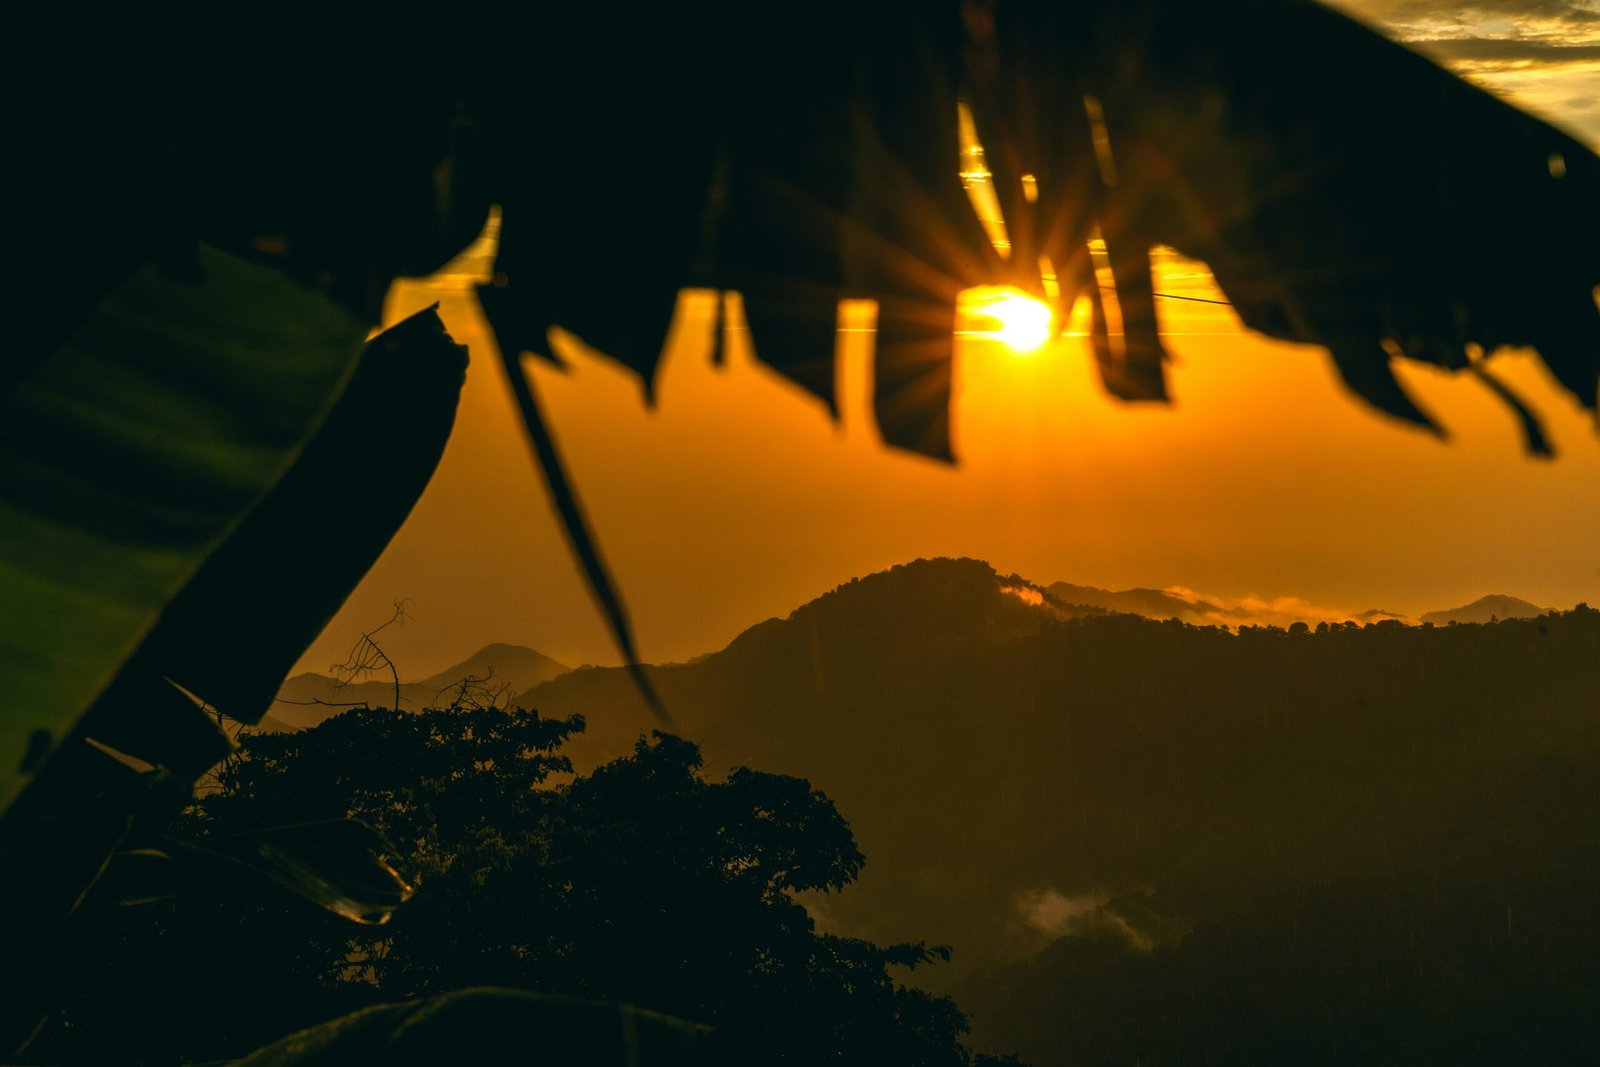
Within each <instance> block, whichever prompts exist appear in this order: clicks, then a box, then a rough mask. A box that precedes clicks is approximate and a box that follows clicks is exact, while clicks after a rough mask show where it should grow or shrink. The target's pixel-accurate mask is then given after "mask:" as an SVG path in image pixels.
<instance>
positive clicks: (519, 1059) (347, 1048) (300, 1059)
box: [235, 987, 708, 1067]
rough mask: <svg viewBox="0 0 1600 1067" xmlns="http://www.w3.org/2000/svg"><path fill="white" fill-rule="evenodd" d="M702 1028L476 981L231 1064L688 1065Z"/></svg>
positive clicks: (702, 1053) (294, 1037)
mask: <svg viewBox="0 0 1600 1067" xmlns="http://www.w3.org/2000/svg"><path fill="white" fill-rule="evenodd" d="M707 1036H708V1031H707V1030H706V1028H705V1027H703V1026H697V1025H695V1024H693V1023H687V1022H684V1021H682V1020H680V1019H674V1018H672V1017H671V1016H668V1015H661V1014H659V1013H657V1012H652V1011H645V1010H642V1009H639V1008H635V1007H632V1006H630V1005H627V1004H606V1003H602V1002H600V1001H593V1000H582V999H579V998H577V997H568V996H562V995H559V994H554V993H530V992H527V991H524V990H513V989H494V988H489V987H484V988H477V989H462V990H458V991H456V992H454V993H446V994H444V995H443V996H438V997H431V998H429V999H427V1000H420V1001H408V1002H406V1003H402V1004H377V1005H374V1006H373V1007H370V1008H365V1009H363V1010H361V1011H358V1012H354V1013H352V1014H350V1015H346V1016H343V1017H342V1018H338V1019H333V1020H330V1021H328V1022H325V1023H322V1024H321V1025H319V1026H314V1027H311V1028H310V1029H309V1030H301V1031H300V1032H299V1033H295V1034H290V1035H289V1036H288V1037H285V1038H283V1039H282V1040H280V1041H276V1042H274V1043H273V1044H271V1045H268V1046H267V1047H266V1048H263V1049H259V1050H257V1051H255V1052H253V1053H251V1054H250V1055H248V1056H246V1057H245V1058H244V1059H242V1060H237V1061H235V1064H236V1067H322V1065H326V1067H333V1065H335V1064H348V1063H385V1064H392V1065H394V1067H411V1065H415V1067H434V1065H436V1064H442V1063H529V1064H546V1063H547V1064H552V1065H553V1064H562V1065H568V1067H688V1065H690V1064H700V1063H706V1062H708V1059H707V1052H706V1049H707Z"/></svg>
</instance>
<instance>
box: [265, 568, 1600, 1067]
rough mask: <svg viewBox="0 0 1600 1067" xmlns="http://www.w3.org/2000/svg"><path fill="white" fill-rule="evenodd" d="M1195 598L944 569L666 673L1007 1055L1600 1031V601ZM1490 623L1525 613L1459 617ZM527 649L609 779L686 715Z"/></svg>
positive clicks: (682, 708)
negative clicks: (1226, 618) (1242, 602)
mask: <svg viewBox="0 0 1600 1067" xmlns="http://www.w3.org/2000/svg"><path fill="white" fill-rule="evenodd" d="M1168 598H1170V599H1168ZM1086 601H1091V602H1089V603H1085V602H1086ZM1093 601H1098V602H1093ZM1175 601H1176V602H1179V603H1181V604H1187V605H1189V609H1190V610H1193V611H1197V612H1201V613H1202V615H1201V617H1204V614H1203V613H1205V612H1207V611H1208V610H1210V609H1213V608H1218V607H1219V605H1217V604H1215V603H1209V604H1202V603H1200V602H1198V601H1189V600H1187V599H1185V598H1183V597H1182V596H1180V595H1179V594H1177V593H1173V592H1170V591H1168V592H1162V591H1154V590H1130V591H1126V592H1122V593H1113V592H1108V591H1105V590H1095V589H1092V588H1089V587H1081V586H1069V585H1065V584H1064V583H1058V584H1057V585H1055V586H1051V587H1048V588H1045V587H1040V586H1038V585H1035V584H1033V583H1030V582H1028V581H1026V580H1024V579H1022V578H1018V577H1016V576H1010V577H1006V576H1001V575H999V574H997V573H996V572H995V571H994V570H993V568H991V567H990V566H989V565H988V564H985V563H982V562H980V561H976V560H950V559H941V560H921V561H917V562H915V563H911V564H906V565H903V566H900V567H896V568H894V569H892V570H890V571H886V572H883V573H879V574H874V575H871V576H868V577H865V578H861V579H856V580H854V581H851V582H848V583H846V584H845V585H843V586H841V587H839V588H838V589H835V590H834V591H832V592H830V593H827V594H825V595H823V596H821V597H819V598H817V599H816V600H813V601H811V602H810V603H808V604H805V605H803V606H801V607H799V608H797V609H796V610H795V611H794V612H793V613H791V614H790V615H789V616H788V617H787V618H784V619H769V620H767V621H766V622H763V623H761V624H759V625H757V626H754V627H752V628H750V629H749V630H747V631H745V632H744V633H743V634H741V635H740V636H739V637H738V638H736V639H735V640H734V641H733V642H732V643H730V644H729V645H728V646H727V647H726V648H724V649H721V650H720V651H717V652H714V653H710V654H708V655H706V656H703V657H700V658H699V659H697V660H695V661H692V662H689V663H684V664H674V665H667V666H655V667H649V668H647V670H648V671H649V674H650V677H651V680H652V682H653V683H654V685H655V687H656V688H657V690H658V692H659V693H660V694H661V696H662V698H663V699H664V701H665V702H666V705H667V707H668V708H669V709H670V710H671V713H672V716H673V722H672V723H671V725H670V729H671V731H672V732H675V733H678V734H680V735H682V736H685V737H687V738H689V739H691V740H694V741H697V742H699V743H701V744H702V745H703V747H704V753H705V757H706V764H707V767H708V769H709V770H710V771H711V773H713V774H718V775H720V774H723V773H726V772H727V771H728V770H729V769H730V768H731V767H734V766H738V765H747V766H750V767H754V768H757V769H760V770H766V771H774V772H780V773H786V774H793V775H798V776H801V777H805V778H807V779H809V780H810V781H811V782H812V784H813V785H814V786H815V787H817V788H819V789H821V790H822V791H823V792H825V793H826V794H827V795H828V796H829V797H831V798H832V799H833V800H834V801H835V802H836V803H837V805H838V807H839V810H840V812H841V813H843V815H844V816H845V817H846V818H847V819H848V820H849V821H850V824H851V826H852V828H853V830H854V832H855V834H856V837H857V840H858V842H859V845H860V848H861V850H862V852H863V853H864V854H865V855H866V857H867V865H866V868H865V870H864V872H863V874H862V876H861V878H860V880H859V882H858V883H857V884H856V885H853V886H851V887H850V888H849V889H848V890H847V891H846V892H844V893H842V894H838V895H830V896H819V897H815V898H813V899H808V900H807V904H808V906H810V907H811V908H812V909H813V912H814V914H817V915H818V916H819V918H820V921H822V922H823V923H824V924H825V925H827V926H828V927H830V928H831V929H834V930H836V931H838V932H841V933H845V934H851V935H859V936H863V937H868V938H872V939H874V940H877V941H880V942H887V941H897V940H904V939H908V938H911V939H923V938H926V939H927V940H929V941H930V942H931V943H942V944H949V945H950V946H952V948H953V950H954V955H953V958H952V960H951V962H950V963H949V964H947V965H942V966H939V967H935V968H931V969H927V970H918V971H917V972H916V973H915V975H914V976H913V978H914V979H915V980H916V981H917V982H918V983H920V984H924V985H926V986H928V987H930V988H932V989H935V990H938V991H953V992H955V993H956V995H957V998H958V1002H959V1003H960V1004H961V1006H962V1007H963V1009H964V1010H966V1011H968V1012H969V1014H970V1016H971V1018H972V1022H973V1025H974V1036H975V1039H976V1040H977V1042H978V1044H979V1046H980V1047H983V1048H986V1049H989V1050H992V1051H999V1052H1004V1051H1017V1052H1019V1053H1021V1054H1022V1056H1023V1059H1024V1060H1025V1061H1027V1062H1030V1063H1033V1064H1035V1065H1036V1067H1046V1065H1050V1064H1065V1063H1068V1062H1072V1063H1077V1062H1130V1061H1133V1060H1137V1059H1147V1060H1177V1061H1181V1060H1184V1059H1185V1058H1186V1054H1185V1052H1184V1050H1185V1049H1190V1050H1193V1049H1195V1048H1205V1049H1206V1050H1208V1052H1209V1053H1210V1054H1211V1055H1212V1056H1213V1058H1216V1059H1218V1060H1220V1061H1234V1060H1245V1061H1258V1062H1260V1061H1267V1062H1272V1061H1280V1062H1281V1061H1294V1062H1299V1061H1303V1060H1306V1059H1313V1060H1316V1059H1321V1060H1325V1061H1330V1062H1365V1061H1367V1060H1371V1059H1394V1058H1396V1056H1398V1055H1399V1052H1398V1051H1397V1050H1410V1052H1412V1053H1415V1055H1413V1056H1400V1058H1410V1059H1421V1060H1442V1059H1449V1060H1460V1059H1469V1060H1470V1059H1480V1060H1481V1059H1486V1058H1487V1059H1504V1058H1507V1057H1512V1056H1513V1055H1515V1056H1517V1057H1531V1058H1533V1059H1541V1060H1549V1059H1557V1060H1560V1059H1573V1058H1581V1056H1580V1052H1581V1051H1582V1050H1585V1049H1594V1048H1600V917H1597V915H1600V913H1597V912H1596V909H1594V908H1593V901H1594V900H1595V899H1600V855H1597V854H1596V852H1595V850H1594V847H1593V842H1594V841H1595V840H1597V839H1600V804H1597V799H1596V794H1595V791H1594V787H1593V783H1594V782H1595V781H1596V780H1597V777H1600V715H1597V714H1596V711H1595V707H1594V700H1593V690H1594V686H1593V664H1594V663H1595V662H1597V659H1600V612H1595V611H1591V610H1589V609H1587V608H1581V607H1580V608H1579V609H1577V610H1574V611H1572V612H1566V613H1552V614H1545V615H1541V616H1540V617H1537V618H1527V619H1516V618H1513V616H1514V615H1517V614H1524V613H1527V612H1530V611H1531V612H1537V611H1538V609H1537V608H1535V607H1533V606H1532V605H1529V604H1527V603H1526V602H1523V601H1515V600H1513V599H1512V598H1503V597H1489V598H1484V600H1481V601H1478V602H1476V603H1475V604H1472V605H1467V606H1466V607H1464V608H1461V609H1457V610H1456V611H1453V612H1447V613H1438V614H1435V615H1432V616H1429V617H1427V619H1426V621H1432V622H1435V625H1433V626H1411V625H1403V624H1401V623H1400V622H1399V621H1397V620H1394V619H1393V618H1388V617H1386V613H1372V614H1370V615H1369V616H1368V618H1369V622H1368V623H1367V624H1366V625H1363V624H1360V623H1356V622H1350V623H1335V624H1328V625H1324V626H1318V627H1315V628H1310V629H1304V630H1299V629H1297V631H1294V632H1291V631H1287V630H1284V629H1278V628H1268V627H1254V626H1250V625H1244V626H1242V628H1240V629H1239V630H1238V631H1237V632H1233V631H1229V630H1227V629H1223V628H1221V627H1218V626H1196V625H1191V624H1189V623H1187V622H1185V621H1183V617H1182V616H1181V615H1177V614H1176V611H1175V609H1176V608H1177V607H1178V606H1179V604H1175V603H1174V602H1175ZM1135 604H1137V605H1139V606H1141V607H1143V608H1144V609H1145V610H1146V611H1148V612H1149V613H1150V614H1155V615H1159V614H1163V613H1167V612H1173V616H1172V618H1171V619H1169V621H1155V620H1154V619H1150V618H1145V617H1141V616H1140V615H1138V614H1132V613H1122V612H1123V611H1124V610H1125V609H1126V608H1127V607H1129V606H1130V605H1135ZM1478 615H1482V616H1483V617H1485V618H1487V617H1488V616H1489V615H1493V616H1495V617H1497V618H1499V619H1500V620H1501V621H1499V622H1497V623H1495V624H1492V625H1448V623H1450V622H1452V621H1460V620H1462V619H1471V618H1475V617H1477V616H1478ZM1374 616H1378V617H1374ZM533 655H535V656H536V655H537V654H533ZM478 660H479V657H474V659H473V660H472V661H469V662H468V663H466V664H462V665H461V667H460V668H459V669H463V670H464V669H469V668H472V669H476V668H477V667H481V666H483V665H484V664H482V663H479V662H478ZM528 662H530V663H532V664H533V665H534V666H535V667H536V668H537V669H546V670H549V671H550V672H551V673H550V674H549V675H547V676H546V677H545V678H544V679H542V680H540V681H538V683H537V684H534V685H532V686H531V688H529V689H527V690H525V691H523V692H522V693H521V694H520V695H518V696H517V697H516V698H515V699H514V701H513V703H515V704H518V705H521V706H526V707H534V708H538V709H539V710H540V712H541V713H542V714H544V715H547V716H551V717H559V716H566V715H569V714H581V715H583V716H584V717H585V719H586V720H587V723H588V728H587V730H586V731H585V732H584V733H583V734H580V735H577V736H575V737H574V738H572V740H571V741H570V742H569V743H568V745H567V746H566V750H567V752H568V754H569V755H570V756H571V757H572V759H573V761H574V764H575V765H576V766H577V768H578V769H579V770H580V771H582V770H584V769H586V768H589V767H593V766H595V765H597V764H599V763H602V762H605V761H607V760H610V759H612V758H615V757H617V756H620V755H623V754H625V753H627V752H629V751H631V748H632V746H633V743H634V741H635V740H636V739H637V738H638V737H639V736H640V735H641V734H645V733H648V732H649V731H650V730H652V729H660V728H662V726H663V724H662V723H661V722H660V721H659V720H657V719H656V718H655V717H654V716H653V715H652V714H651V713H650V712H649V710H648V709H647V708H646V707H645V706H644V705H643V704H642V702H641V700H640V698H639V696H638V693H637V691H636V690H635V688H634V686H633V684H632V682H631V680H630V679H629V677H628V675H627V672H626V671H625V670H622V669H620V668H596V667H587V668H580V669H577V670H572V671H564V672H561V671H560V665H558V664H552V663H549V662H547V661H543V659H542V657H541V658H540V659H538V660H533V659H529V660H528ZM500 669H501V668H499V666H498V665H497V673H499V671H500ZM455 670H458V668H452V671H455ZM558 672H559V673H558ZM449 673H450V672H444V673H442V674H441V675H439V676H436V677H435V678H433V679H429V680H428V682H427V683H426V684H428V685H435V686H436V688H443V687H444V686H445V685H447V684H448V679H446V678H445V675H446V674H449ZM416 684H417V685H418V686H422V685H423V683H416ZM381 688H386V687H381ZM418 692H420V689H419V690H418ZM429 695H431V694H429ZM375 702H377V703H387V702H388V701H387V698H385V697H383V696H382V695H381V694H380V695H379V696H378V699H377V700H376V701H375ZM281 706H282V705H280V707H281ZM296 710H309V709H296ZM326 710H329V709H317V711H318V712H323V711H326ZM275 714H276V712H275Z"/></svg>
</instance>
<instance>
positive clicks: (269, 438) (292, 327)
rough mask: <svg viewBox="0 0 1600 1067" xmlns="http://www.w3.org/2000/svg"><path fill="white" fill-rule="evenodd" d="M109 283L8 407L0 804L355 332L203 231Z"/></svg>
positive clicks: (220, 521)
mask: <svg viewBox="0 0 1600 1067" xmlns="http://www.w3.org/2000/svg"><path fill="white" fill-rule="evenodd" d="M199 264H200V267H201V270H202V272H203V275H204V277H203V280H201V281H199V282H197V283H193V284H190V283H185V282H182V281H177V280H173V279H171V278H167V277H165V276H163V275H162V274H161V273H160V272H159V271H158V270H156V269H155V268H154V267H153V266H147V267H145V268H142V269H141V270H139V271H137V272H135V273H134V274H133V275H131V276H130V277H129V278H128V279H127V280H126V281H124V282H123V283H122V284H121V285H119V286H118V287H117V289H116V290H115V291H113V292H112V294H111V295H110V296H109V297H108V298H107V299H106V300H105V301H103V302H102V303H101V304H100V305H99V306H98V307H97V308H96V310H95V312H94V314H93V315H91V316H90V318H89V319H88V321H87V322H85V323H84V325H83V326H82V327H81V328H79V329H78V330H77V331H76V332H75V333H74V334H73V335H72V337H71V338H69V339H68V341H67V342H66V343H65V344H63V345H62V346H61V347H60V348H59V349H57V350H56V351H55V352H53V353H52V354H51V355H50V356H49V357H48V358H47V359H45V360H44V361H43V363H41V364H40V365H39V366H38V367H37V368H36V369H35V370H34V372H33V374H32V375H30V376H29V377H28V378H27V379H26V380H25V381H23V382H21V383H19V385H18V386H17V388H16V389H14V390H13V391H12V392H11V393H10V394H9V395H8V396H7V397H6V398H5V400H4V402H3V404H0V603H3V604H5V605H6V609H5V611H4V612H0V688H3V690H4V693H5V699H6V710H5V714H4V717H3V718H0V805H3V804H9V802H10V800H11V799H12V797H13V796H14V795H15V793H16V791H17V789H18V787H19V786H20V785H21V784H22V781H23V772H24V769H25V768H24V764H25V763H26V764H27V766H28V767H30V768H31V767H33V766H37V765H38V764H39V763H40V762H42V760H43V759H44V757H45V756H46V755H47V754H48V752H49V751H50V749H51V748H52V747H53V746H54V745H55V744H56V743H57V742H59V740H60V739H61V738H62V737H63V736H64V735H65V734H66V733H67V732H68V731H69V730H70V729H71V727H72V726H73V724H74V722H76V720H77V719H78V717H79V715H81V714H82V713H83V711H84V710H85V709H86V708H87V707H88V706H89V705H90V704H91V703H92V702H93V701H94V699H95V698H96V697H97V696H98V695H99V694H100V693H101V691H102V690H103V689H104V688H105V687H106V686H107V685H108V683H110V681H111V680H112V678H113V677H115V675H116V673H117V671H118V669H119V668H120V667H121V666H122V664H123V663H124V661H125V660H126V659H127V658H128V657H129V656H130V655H131V654H132V653H133V651H134V650H135V649H136V648H137V647H138V645H139V643H140V641H141V640H142V639H143V637H144V636H145V634H146V633H147V632H148V631H149V630H150V628H151V627H152V626H153V625H154V623H155V621H156V619H157V617H158V616H159V614H160V612H161V611H162V609H163V607H164V606H165V605H166V604H167V603H168V602H169V601H170V600H171V599H172V598H173V597H174V595H176V594H177V592H178V591H179V590H180V589H181V588H182V587H183V586H184V584H185V583H186V582H187V581H188V580H189V579H190V578H191V576H193V575H194V573H195V571H196V569H197V568H198V567H199V566H200V565H201V563H202V562H203V561H204V560H205V559H206V557H207V556H208V555H209V554H210V553H211V552H212V551H213V550H214V549H215V548H216V546H217V545H219V544H220V543H221V542H222V541H223V539H224V538H225V537H226V536H227V535H228V533H229V532H230V531H231V530H232V529H234V528H235V527H236V526H237V525H238V524H239V522H240V520H241V518H242V516H243V515H244V514H245V513H246V512H247V511H248V510H249V509H250V507H251V506H252V505H253V504H254V503H255V502H256V501H257V500H258V499H260V498H261V496H262V495H263V494H264V493H265V492H266V490H267V489H268V488H270V487H271V486H272V485H273V484H274V483H275V482H276V481H277V480H278V479H279V478H280V477H281V476H282V475H283V473H284V472H285V471H286V470H287V469H288V467H289V466H290V464H291V463H292V461H293V460H294V458H295V456H296V454H297V453H298V452H299V451H300V449H301V447H302V446H303V445H304V443H305V442H306V441H307V440H308V439H309V438H310V436H311V434H312V432H313V431H314V430H315V429H316V427H317V426H318V425H319V424H320V423H321V421H322V419H323V417H324V416H325V414H326V413H327V411H328V409H329V407H330V406H331V404H332V403H333V401H334V399H335V398H336V397H337V396H338V395H339V393H340V391H341V389H342V388H343V386H344V384H345V381H346V380H347V378H348V376H349V374H350V373H351V370H352V368H353V366H354V364H355V357H356V354H357V352H358V351H359V348H360V343H361V339H362V333H363V329H362V326H361V324H360V323H358V322H357V321H356V320H355V319H353V318H351V317H350V316H349V315H347V314H345V313H344V312H342V311H341V310H339V309H338V308H337V307H335V306H334V304H332V303H331V302H330V301H328V300H327V299H326V298H324V297H322V296H319V295H317V294H315V293H312V292H310V291H308V290H306V289H304V288H302V287H301V286H299V285H298V284H296V283H295V282H293V281H291V280H289V279H288V278H286V277H284V276H283V275H281V274H279V273H278V272H276V271H274V270H271V269H269V268H266V267H261V266H256V265H253V264H250V263H247V262H245V261H243V260H240V259H237V258H235V257H232V256H228V255H226V254H224V253H221V252H218V251H215V250H213V249H209V248H204V247H202V248H201V250H200V252H199Z"/></svg>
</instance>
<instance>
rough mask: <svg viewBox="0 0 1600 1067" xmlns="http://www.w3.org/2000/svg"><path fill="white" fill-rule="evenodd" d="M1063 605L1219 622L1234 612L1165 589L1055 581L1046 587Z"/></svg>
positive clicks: (1192, 620)
mask: <svg viewBox="0 0 1600 1067" xmlns="http://www.w3.org/2000/svg"><path fill="white" fill-rule="evenodd" d="M1045 588H1046V590H1047V591H1048V592H1049V593H1050V595H1051V596H1053V597H1055V598H1056V599H1057V600H1058V601H1060V602H1061V603H1063V604H1083V605H1086V606H1088V607H1096V608H1104V609H1105V610H1107V611H1121V612H1126V613H1128V614H1130V615H1143V616H1144V617H1145V618H1147V619H1182V620H1183V621H1184V622H1193V623H1217V622H1220V621H1223V620H1224V619H1225V618H1226V617H1227V616H1229V615H1231V614H1234V613H1233V612H1230V611H1229V610H1227V609H1225V608H1222V607H1220V606H1218V605H1216V604H1213V603H1211V602H1210V601H1207V600H1198V599H1196V600H1188V599H1185V598H1183V597H1181V596H1178V595H1177V594H1176V593H1169V592H1167V591H1166V590H1164V589H1123V590H1120V591H1115V592H1113V591H1112V590H1110V589H1097V588H1095V587H1094V586H1092V585H1073V584H1072V583H1071V582H1053V583H1051V584H1050V585H1048V586H1046V587H1045Z"/></svg>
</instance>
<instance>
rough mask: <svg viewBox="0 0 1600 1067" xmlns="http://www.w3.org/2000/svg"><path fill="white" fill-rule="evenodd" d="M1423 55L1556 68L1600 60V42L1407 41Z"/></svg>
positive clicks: (1507, 39)
mask: <svg viewBox="0 0 1600 1067" xmlns="http://www.w3.org/2000/svg"><path fill="white" fill-rule="evenodd" d="M1406 44H1407V45H1408V46H1410V47H1411V48H1415V49H1416V50H1417V51H1419V52H1423V53H1426V54H1427V55H1430V56H1433V57H1434V58H1435V59H1442V60H1445V61H1447V62H1452V63H1494V64H1505V63H1534V64H1538V65H1540V66H1556V65H1559V64H1564V63H1592V62H1594V61H1596V60H1600V43H1597V44H1554V43H1550V42H1548V41H1542V40H1529V39H1527V38H1521V37H1436V38H1432V39H1427V38H1414V39H1410V40H1407V41H1406Z"/></svg>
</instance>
